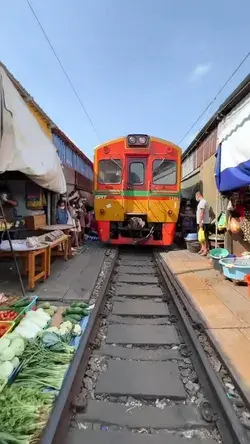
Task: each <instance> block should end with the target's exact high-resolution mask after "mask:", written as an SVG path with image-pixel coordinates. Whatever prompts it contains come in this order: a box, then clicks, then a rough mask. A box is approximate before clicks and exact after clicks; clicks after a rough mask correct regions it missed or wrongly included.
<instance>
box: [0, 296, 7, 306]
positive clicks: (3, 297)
mask: <svg viewBox="0 0 250 444" xmlns="http://www.w3.org/2000/svg"><path fill="white" fill-rule="evenodd" d="M7 300H8V298H7V296H5V294H4V293H0V305H1V304H2V303H3V302H5V301H7Z"/></svg>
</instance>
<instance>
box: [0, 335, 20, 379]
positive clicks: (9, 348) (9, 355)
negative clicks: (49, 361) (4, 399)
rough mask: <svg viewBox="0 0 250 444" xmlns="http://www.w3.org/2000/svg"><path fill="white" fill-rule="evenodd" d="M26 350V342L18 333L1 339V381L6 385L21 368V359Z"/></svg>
mask: <svg viewBox="0 0 250 444" xmlns="http://www.w3.org/2000/svg"><path fill="white" fill-rule="evenodd" d="M24 349H25V341H24V340H23V339H22V338H21V336H20V335H18V334H17V333H15V332H13V333H9V334H8V335H6V336H5V337H4V338H1V339H0V381H1V382H2V383H5V382H6V380H7V379H8V378H9V377H10V376H11V374H12V372H13V371H14V370H15V369H16V368H17V367H18V366H19V363H20V361H19V357H20V356H21V355H22V354H23V352H24Z"/></svg>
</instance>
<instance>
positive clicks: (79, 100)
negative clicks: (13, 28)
mask: <svg viewBox="0 0 250 444" xmlns="http://www.w3.org/2000/svg"><path fill="white" fill-rule="evenodd" d="M26 3H27V4H28V6H29V8H30V10H31V12H32V14H33V16H34V18H35V20H36V21H37V23H38V25H39V27H40V29H41V31H42V33H43V35H44V37H45V39H46V40H47V42H48V44H49V46H50V48H51V50H52V52H53V54H54V56H55V58H56V60H57V61H58V63H59V65H60V67H61V69H62V71H63V73H64V75H65V77H66V79H67V80H68V82H69V84H70V86H71V89H72V90H73V92H74V94H75V96H76V98H77V100H78V102H79V103H80V105H81V107H82V109H83V111H84V113H85V115H86V117H87V118H88V121H89V123H90V125H91V126H92V128H93V130H94V132H95V134H96V136H97V138H98V140H99V141H101V139H100V136H99V134H98V132H97V130H96V127H95V125H94V123H93V121H92V119H91V118H90V116H89V114H88V112H87V110H86V108H85V106H84V104H83V102H82V100H81V99H80V97H79V95H78V93H77V91H76V89H75V87H74V85H73V83H72V81H71V80H70V77H69V75H68V74H67V71H66V69H65V68H64V66H63V63H62V62H61V60H60V58H59V56H58V55H57V53H56V50H55V48H54V46H53V45H52V43H51V41H50V39H49V37H48V35H47V34H46V32H45V30H44V28H43V25H42V23H41V22H40V20H39V18H38V17H37V15H36V12H35V10H34V9H33V7H32V5H31V3H30V0H26Z"/></svg>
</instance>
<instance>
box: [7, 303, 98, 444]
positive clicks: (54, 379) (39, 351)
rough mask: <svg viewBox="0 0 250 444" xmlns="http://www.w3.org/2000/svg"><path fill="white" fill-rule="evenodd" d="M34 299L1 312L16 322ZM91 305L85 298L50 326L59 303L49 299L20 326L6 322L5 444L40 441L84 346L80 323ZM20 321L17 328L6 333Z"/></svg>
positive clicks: (23, 319)
mask: <svg viewBox="0 0 250 444" xmlns="http://www.w3.org/2000/svg"><path fill="white" fill-rule="evenodd" d="M9 299H10V298H9ZM5 302H6V301H5ZM5 302H4V303H5ZM8 302H10V301H9V300H8ZM30 302H32V301H31V300H30V298H29V297H24V298H22V299H20V300H15V301H12V305H10V308H9V309H6V308H5V309H2V310H1V307H0V316H1V313H4V316H5V317H6V318H4V321H7V320H11V321H13V320H14V319H16V316H18V315H19V313H20V312H22V309H23V308H25V307H27V306H28V305H29V304H30ZM33 306H34V304H33ZM91 309H92V307H89V306H88V304H86V303H84V302H73V303H72V304H71V305H70V306H69V307H68V308H66V309H65V310H64V312H63V313H62V319H61V317H60V316H61V313H60V311H59V312H58V315H57V318H56V321H55V320H54V322H57V320H58V327H56V326H51V327H50V322H51V318H52V317H53V316H54V315H55V313H56V312H57V307H56V306H53V305H51V304H50V303H48V302H43V303H41V304H39V306H38V308H37V309H36V310H35V311H28V312H27V313H26V314H24V317H23V318H22V319H21V321H20V323H19V324H17V325H15V324H14V323H13V322H12V323H11V322H0V399H1V402H2V405H3V408H1V409H0V444H36V443H37V442H38V441H39V438H40V436H41V432H42V430H43V428H44V427H45V426H46V423H47V421H48V418H49V416H50V413H51V410H52V408H53V404H54V401H55V398H56V395H57V394H58V391H59V390H60V389H61V387H62V384H63V381H64V378H65V375H66V373H67V371H68V368H69V366H70V364H71V361H72V359H73V357H74V353H75V347H77V345H76V344H78V342H77V341H75V340H74V337H76V336H80V335H81V334H82V328H81V325H80V322H81V321H82V319H83V318H84V317H86V316H88V315H89V311H90V310H91ZM28 310H30V307H29V308H28ZM26 311H27V310H26ZM23 312H24V311H23ZM14 315H15V318H14ZM0 319H1V317H0ZM60 319H61V323H60ZM18 321H19V318H18V320H17V321H16V323H18ZM1 324H2V328H1ZM14 325H15V329H14V331H12V332H10V333H7V334H6V332H7V330H9V329H10V327H12V328H13V326H14ZM1 332H2V333H1ZM1 334H2V335H4V337H1ZM70 344H74V346H73V345H70Z"/></svg>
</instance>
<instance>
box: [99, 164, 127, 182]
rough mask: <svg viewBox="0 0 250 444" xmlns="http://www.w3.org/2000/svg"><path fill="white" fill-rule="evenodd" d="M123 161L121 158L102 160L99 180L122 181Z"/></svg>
mask: <svg viewBox="0 0 250 444" xmlns="http://www.w3.org/2000/svg"><path fill="white" fill-rule="evenodd" d="M121 180H122V162H121V160H120V159H110V160H100V162H99V172H98V181H99V183H102V184H116V183H121Z"/></svg>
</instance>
